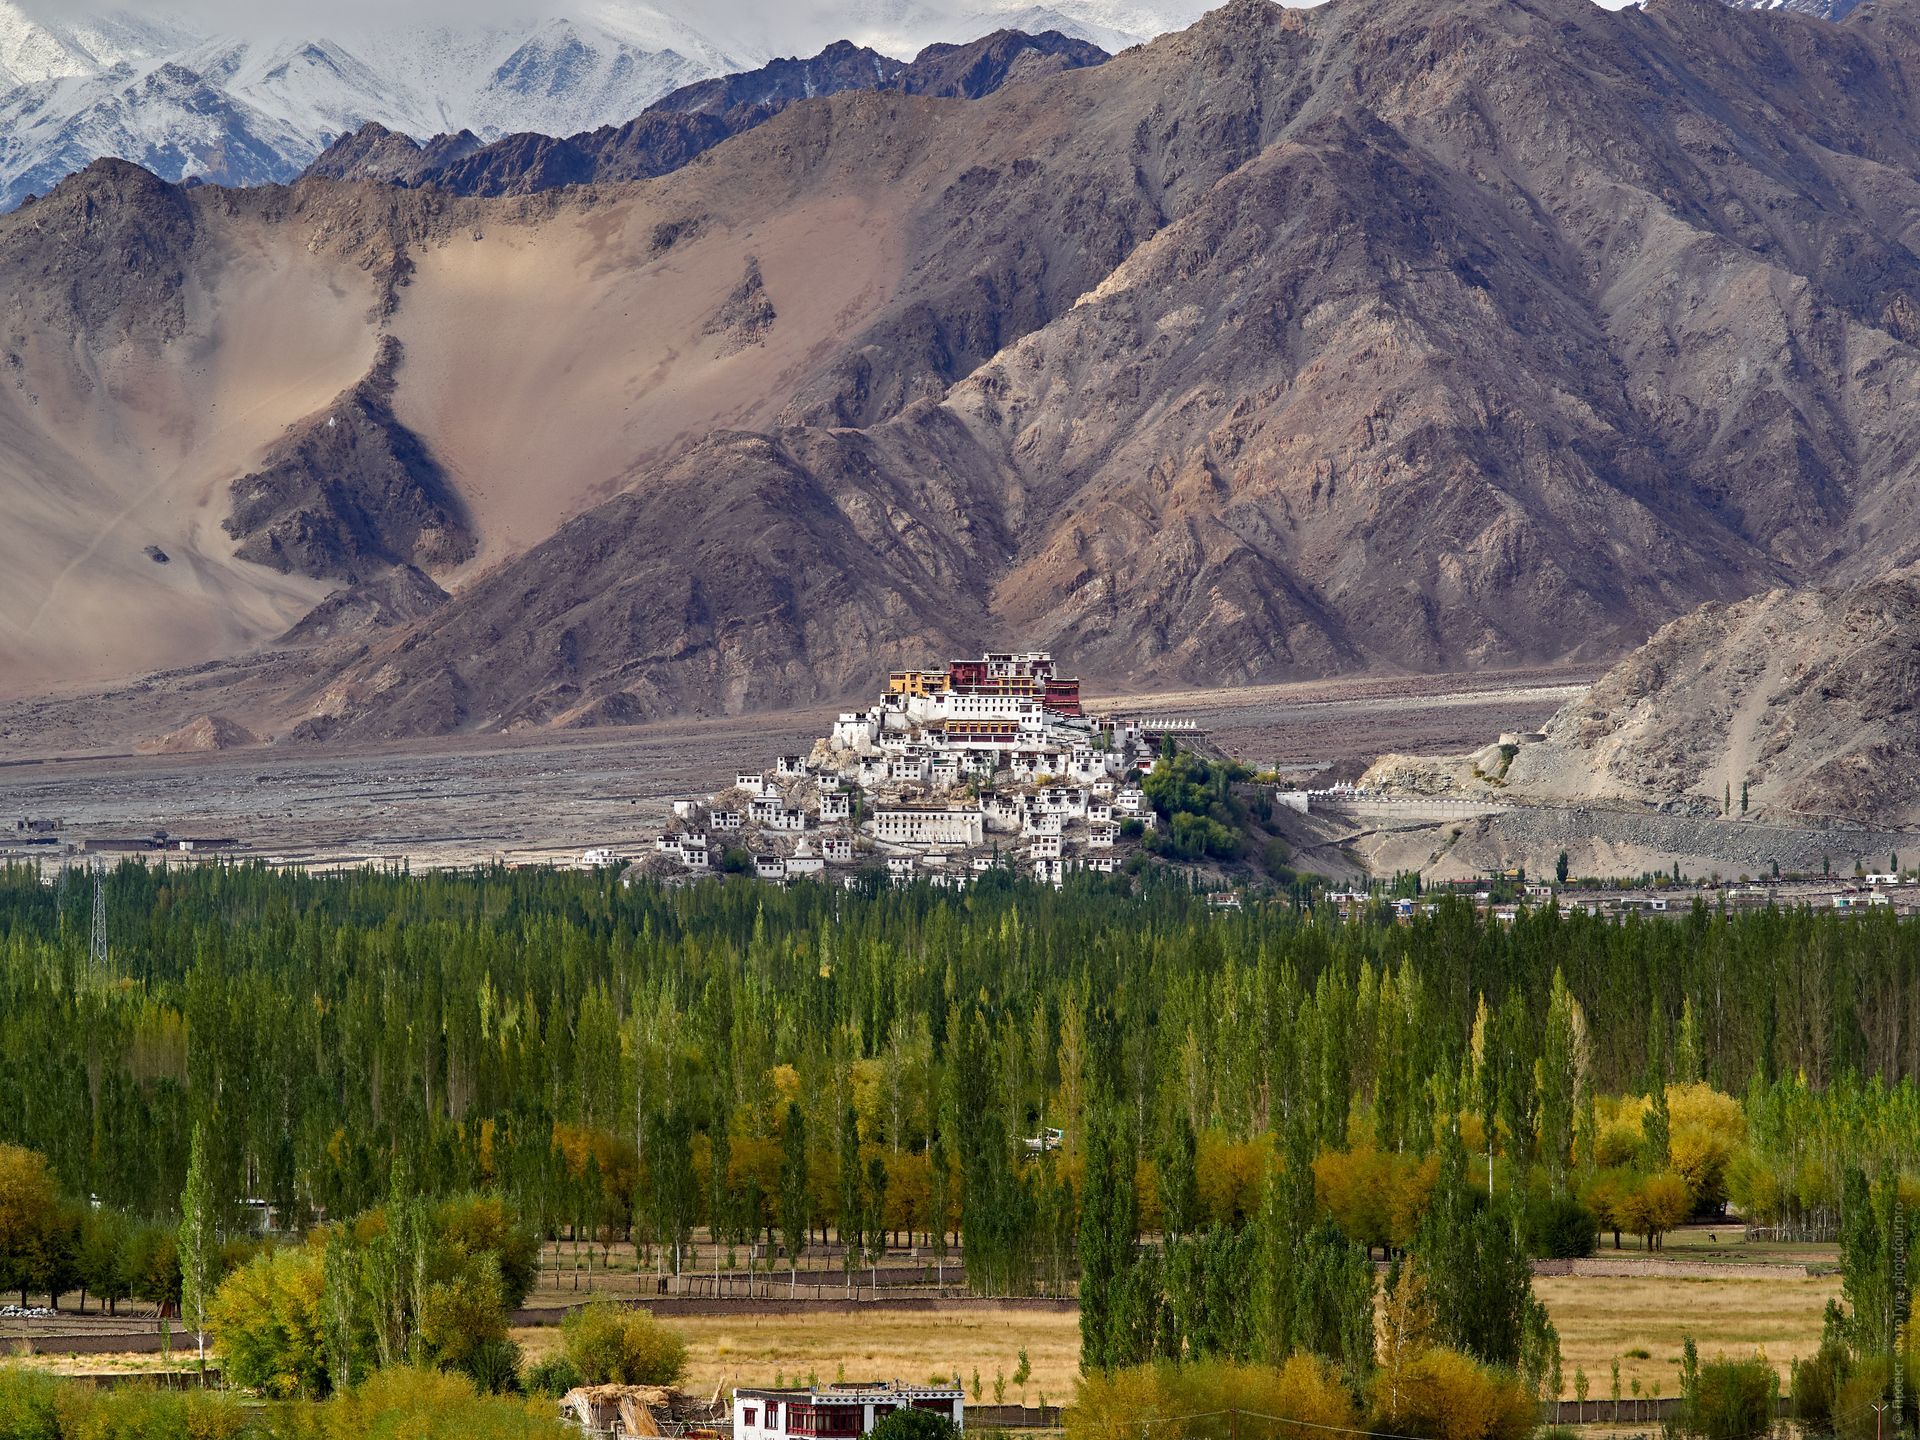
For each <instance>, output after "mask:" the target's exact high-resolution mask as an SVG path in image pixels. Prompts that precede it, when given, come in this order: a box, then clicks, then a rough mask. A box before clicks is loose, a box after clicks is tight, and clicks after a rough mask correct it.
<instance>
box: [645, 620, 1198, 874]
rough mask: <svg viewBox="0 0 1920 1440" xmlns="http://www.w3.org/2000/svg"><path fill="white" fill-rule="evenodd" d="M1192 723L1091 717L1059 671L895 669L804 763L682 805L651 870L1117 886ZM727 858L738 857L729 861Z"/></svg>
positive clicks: (738, 781) (994, 662)
mask: <svg viewBox="0 0 1920 1440" xmlns="http://www.w3.org/2000/svg"><path fill="white" fill-rule="evenodd" d="M1171 734H1179V735H1181V736H1184V737H1188V738H1196V737H1197V736H1198V734H1199V730H1198V727H1197V726H1196V725H1195V724H1194V723H1193V722H1192V721H1187V720H1165V719H1160V718H1155V719H1151V720H1148V719H1140V718H1123V717H1113V716H1107V717H1099V716H1090V715H1088V714H1087V713H1086V712H1085V710H1084V708H1083V706H1082V704H1081V700H1080V682H1079V681H1078V680H1077V679H1071V678H1067V677H1063V676H1061V675H1059V674H1058V673H1056V670H1055V667H1054V662H1053V657H1052V656H1050V655H1047V654H1043V653H1035V654H1012V653H1007V654H989V655H984V656H982V657H980V658H979V659H977V660H955V661H951V662H950V663H948V664H947V665H946V666H945V667H944V668H940V669H921V670H896V671H894V672H893V673H892V675H890V676H889V677H888V680H887V690H886V694H885V695H883V696H882V697H881V698H880V700H879V701H878V702H877V703H875V704H874V705H872V706H870V707H868V708H867V709H865V710H857V711H847V712H844V713H843V714H841V716H840V717H839V718H838V719H837V720H836V721H834V724H833V729H832V731H831V732H830V733H829V734H828V735H827V736H826V737H825V738H824V739H821V740H819V741H817V742H815V744H814V747H813V750H812V753H811V754H808V755H783V756H781V757H779V759H778V760H777V761H776V762H775V764H774V767H773V769H772V771H771V772H767V771H761V770H745V769H743V770H741V771H739V772H738V773H737V774H736V775H735V777H734V783H733V784H732V785H731V786H730V787H728V788H727V789H725V790H722V791H720V792H719V793H717V794H715V795H714V796H713V797H712V799H711V800H709V801H707V802H704V803H703V802H699V801H680V802H678V803H676V804H675V806H674V823H673V825H672V827H671V828H670V829H669V830H668V831H667V833H666V834H664V835H662V836H661V837H660V838H659V839H658V840H657V841H656V842H655V851H656V853H655V855H654V856H652V857H650V858H649V859H648V860H647V861H644V862H642V868H643V869H644V870H647V871H656V872H657V871H665V872H667V873H676V872H679V873H686V874H693V875H697V874H702V873H706V872H708V871H711V870H715V869H719V868H723V866H724V867H726V868H733V869H744V868H746V867H747V865H748V864H749V863H750V864H751V868H752V872H753V873H754V874H756V875H758V876H759V877H760V878H761V879H765V880H786V879H789V878H792V877H796V876H807V875H815V876H817V875H822V874H824V873H825V872H827V871H828V870H830V869H836V868H843V869H844V868H849V867H861V868H864V867H868V866H872V865H875V864H878V863H884V864H885V865H886V868H887V870H888V872H889V874H891V875H893V876H894V877H896V878H899V879H907V878H910V877H912V876H913V875H915V874H916V873H922V874H926V875H928V876H930V877H931V878H932V879H933V881H934V883H936V884H941V885H952V886H963V885H965V884H966V883H967V880H968V878H969V877H970V876H972V875H974V874H977V873H980V872H982V871H985V870H987V869H990V868H991V867H993V866H994V865H996V864H1013V865H1015V866H1017V867H1019V868H1021V869H1023V870H1025V871H1027V872H1028V873H1030V874H1032V875H1034V876H1035V877H1036V878H1038V879H1041V880H1045V881H1048V882H1051V883H1052V884H1054V885H1059V884H1061V883H1062V882H1063V881H1064V880H1065V878H1066V876H1067V875H1068V874H1069V873H1070V872H1072V871H1075V870H1092V871H1104V872H1111V871H1113V870H1115V869H1117V868H1118V862H1119V860H1120V858H1121V857H1122V856H1123V854H1124V852H1125V851H1126V849H1127V848H1128V847H1129V845H1130V844H1131V843H1132V842H1133V841H1136V840H1138V839H1139V838H1140V836H1142V835H1143V834H1144V833H1145V832H1146V830H1148V829H1150V828H1151V827H1152V826H1153V824H1154V814H1153V811H1152V809H1151V808H1150V807H1149V806H1148V805H1147V804H1146V802H1145V798H1144V796H1143V795H1142V793H1141V789H1140V777H1141V776H1142V775H1143V774H1144V773H1145V772H1147V771H1148V770H1151V769H1152V768H1153V764H1154V760H1155V758H1156V757H1157V756H1158V755H1159V753H1160V747H1161V745H1162V743H1163V742H1164V741H1165V740H1166V738H1167V737H1168V736H1169V735H1171ZM729 857H731V858H729Z"/></svg>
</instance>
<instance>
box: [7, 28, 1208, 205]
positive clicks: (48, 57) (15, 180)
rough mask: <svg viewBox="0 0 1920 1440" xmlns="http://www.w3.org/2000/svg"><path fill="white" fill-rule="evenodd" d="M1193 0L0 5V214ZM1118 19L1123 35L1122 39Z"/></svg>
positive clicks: (598, 112) (543, 130)
mask: <svg viewBox="0 0 1920 1440" xmlns="http://www.w3.org/2000/svg"><path fill="white" fill-rule="evenodd" d="M1200 8H1201V7H1200V5H1199V4H1197V3H1196V0H1140V3H1127V4H1120V3H1115V0H1061V3H1060V4H1058V5H1055V6H1027V5H1023V4H1020V3H1018V0H969V3H953V0H876V3H873V4H870V5H866V6H853V7H844V6H828V5H818V6H810V5H788V6H780V7H774V8H771V9H770V10H769V12H768V14H767V17H766V20H765V22H764V23H762V24H759V25H757V26H748V25H742V24H739V23H737V17H736V20H729V19H728V17H726V16H724V15H721V14H716V13H714V12H713V11H712V10H711V9H710V7H707V6H704V5H700V4H697V3H693V0H660V3H653V4H649V3H644V0H578V3H575V4H573V5H571V7H569V8H564V9H563V10H562V11H561V12H559V13H556V14H550V15H548V16H547V17H546V18H541V19H536V20H526V21H515V22H510V21H506V20H504V19H491V20H490V19H486V18H484V17H479V18H475V19H474V20H472V21H471V22H468V23H463V24H444V23H443V24H431V23H415V22H411V21H408V20H406V19H405V18H403V17H401V16H398V15H396V17H395V18H393V19H390V20H385V21H382V20H378V19H377V18H376V16H375V12H372V11H363V12H359V13H357V14H356V15H354V16H350V17H349V16H332V17H330V18H329V19H328V20H327V22H326V24H325V27H324V29H322V28H320V25H319V22H318V21H317V20H315V21H314V22H312V26H313V28H310V29H286V28H284V27H282V28H274V27H273V26H272V25H270V24H269V23H268V22H266V21H265V20H260V21H256V22H254V23H253V24H251V26H248V25H242V26H239V27H238V28H233V27H232V26H231V24H230V22H233V21H234V20H235V19H236V18H238V15H244V11H242V12H237V13H225V14H221V13H219V12H213V13H214V14H215V15H216V19H214V20H207V21H196V20H195V19H194V18H193V16H194V10H193V5H192V3H191V0H188V3H187V4H186V5H185V6H184V7H183V8H182V12H181V13H182V16H183V18H180V19H175V20H159V19H155V18H152V17H151V16H149V15H148V14H146V13H145V12H144V11H143V10H139V9H134V8H129V9H126V10H105V11H100V12H97V13H93V14H89V15H83V16H79V17H76V16H75V15H74V14H73V13H71V10H72V7H70V6H67V5H63V4H60V3H58V0H0V209H4V208H10V207H11V206H13V205H15V204H17V203H18V202H19V201H20V200H21V199H23V198H24V197H25V196H27V195H29V194H45V193H46V192H47V191H48V190H49V189H51V188H52V187H53V186H54V185H55V184H57V183H58V182H59V181H60V180H61V179H62V178H64V177H65V176H66V175H68V174H70V173H73V172H76V171H78V170H81V169H83V168H85V166H86V165H87V164H88V163H89V162H91V161H93V160H95V159H99V158H102V157H114V158H119V159H125V160H132V161H134V162H135V163H138V164H140V165H143V166H145V167H147V168H149V169H151V170H153V171H154V172H155V173H156V174H158V175H160V176H162V177H163V178H165V179H170V180H179V179H185V178H188V177H198V178H201V179H206V180H212V181H215V182H218V183H223V184H258V183H262V182H266V181H285V180H290V179H292V178H293V177H294V176H296V175H297V174H299V173H300V171H301V170H302V169H304V168H305V167H306V166H307V165H309V164H310V163H312V161H313V160H314V159H315V157H316V156H318V155H319V154H320V153H321V151H322V150H324V149H325V148H326V146H327V145H328V144H329V143H331V142H332V141H333V140H335V139H337V138H338V137H340V136H342V135H347V134H351V133H352V132H354V131H356V130H358V129H360V128H361V127H362V126H363V125H366V124H369V123H373V124H378V125H380V126H382V127H384V128H386V129H388V130H392V131H397V132H399V133H402V134H413V135H435V134H440V133H443V132H446V133H458V132H460V131H462V130H470V131H472V132H473V133H474V134H476V135H477V136H479V137H480V138H481V139H482V140H493V139H497V138H499V137H501V136H504V135H509V134H539V135H569V134H578V133H581V132H584V131H589V130H593V129H596V128H600V127H606V126H615V125H620V124H623V123H625V122H626V121H628V120H630V119H632V118H633V117H634V116H635V115H637V114H639V113H640V111H641V110H642V109H643V108H644V107H645V106H646V105H647V104H649V103H650V102H651V101H653V100H655V99H657V98H659V97H660V96H661V95H664V94H666V93H668V92H670V91H673V90H675V89H677V88H679V87H682V86H684V85H687V84H689V83H692V82H695V81H699V80H704V79H708V78H712V77H716V76H721V75H725V74H727V73H729V72H737V71H746V70H750V69H752V68H753V67H755V66H757V65H760V64H763V63H764V62H766V61H768V60H770V59H772V58H773V57H774V56H776V55H780V54H792V53H803V52H806V51H810V50H814V49H818V48H819V47H820V46H821V45H824V44H826V43H827V42H828V41H830V40H836V39H841V38H844V37H847V36H849V35H851V36H852V38H853V39H854V41H855V42H856V43H858V44H871V45H874V46H876V47H878V48H880V49H881V50H883V51H885V52H886V53H887V54H888V55H897V54H904V55H911V54H913V53H915V52H916V51H918V50H920V49H922V48H923V47H925V46H926V45H928V44H931V43H935V42H967V41H971V40H973V39H974V38H975V37H977V36H980V35H983V34H986V33H988V32H990V31H994V30H999V29H1005V28H1008V27H1014V28H1032V29H1035V30H1049V29H1055V30H1063V31H1065V32H1067V33H1069V34H1071V35H1073V36H1074V37H1076V38H1078V39H1081V40H1092V41H1095V42H1096V43H1099V44H1102V45H1104V46H1106V47H1107V48H1119V47H1121V46H1124V45H1128V44H1133V43H1136V42H1138V41H1141V40H1145V39H1149V38H1151V37H1152V36H1154V35H1157V34H1159V33H1161V32H1162V31H1165V30H1167V29H1170V28H1173V27H1175V26H1178V25H1183V24H1186V23H1189V22H1190V21H1191V20H1192V19H1193V18H1194V17H1195V16H1196V15H1198V14H1199V13H1200ZM1116 27H1117V28H1116Z"/></svg>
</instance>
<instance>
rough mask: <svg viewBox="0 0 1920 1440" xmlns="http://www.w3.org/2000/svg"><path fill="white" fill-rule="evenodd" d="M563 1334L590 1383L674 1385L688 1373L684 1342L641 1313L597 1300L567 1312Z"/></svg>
mask: <svg viewBox="0 0 1920 1440" xmlns="http://www.w3.org/2000/svg"><path fill="white" fill-rule="evenodd" d="M561 1333H562V1334H563V1335H564V1336H565V1337H566V1347H567V1359H569V1360H571V1361H572V1362H573V1364H574V1368H575V1369H577V1370H578V1371H579V1372H580V1375H581V1378H582V1380H583V1381H584V1382H585V1383H586V1384H588V1385H672V1384H674V1383H676V1382H677V1381H678V1380H679V1379H680V1377H681V1376H682V1375H684V1374H685V1373H686V1370H687V1342H686V1341H685V1340H684V1339H682V1338H681V1336H680V1334H679V1332H678V1331H675V1330H669V1329H668V1328H667V1327H666V1326H664V1325H662V1324H661V1323H660V1322H659V1321H658V1320H655V1319H654V1318H653V1316H652V1315H651V1314H649V1313H648V1312H647V1311H645V1310H630V1309H627V1308H625V1307H624V1306H620V1305H615V1304H613V1303H612V1302H610V1301H604V1300H602V1301H596V1302H595V1303H593V1304H591V1305H582V1306H581V1307H580V1308H579V1309H578V1310H574V1311H572V1312H571V1313H569V1314H568V1316H567V1318H566V1320H565V1321H563V1322H562V1324H561Z"/></svg>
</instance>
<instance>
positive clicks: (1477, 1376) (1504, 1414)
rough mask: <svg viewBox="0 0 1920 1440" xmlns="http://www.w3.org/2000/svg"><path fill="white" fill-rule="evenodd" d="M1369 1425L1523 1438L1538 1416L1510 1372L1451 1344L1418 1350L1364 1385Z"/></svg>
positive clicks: (1440, 1437)
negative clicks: (1449, 1347) (1370, 1407)
mask: <svg viewBox="0 0 1920 1440" xmlns="http://www.w3.org/2000/svg"><path fill="white" fill-rule="evenodd" d="M1368 1393H1369V1395H1370V1396H1371V1399H1372V1402H1373V1410H1372V1415H1373V1428H1374V1429H1376V1430H1382V1431H1389V1432H1391V1433H1393V1434H1395V1435H1410V1436H1422V1437H1426V1440H1526V1437H1527V1436H1529V1435H1531V1434H1532V1433H1533V1430H1534V1426H1535V1424H1536V1423H1537V1421H1538V1413H1537V1408H1536V1406H1535V1404H1534V1402H1533V1399H1532V1398H1531V1397H1530V1396H1529V1395H1528V1394H1527V1391H1526V1387H1525V1386H1523V1385H1522V1384H1521V1383H1520V1381H1519V1380H1518V1379H1517V1378H1516V1377H1515V1376H1513V1375H1511V1374H1508V1373H1506V1372H1504V1371H1501V1370H1495V1369H1492V1368H1490V1367H1489V1366H1485V1365H1482V1364H1480V1363H1479V1362H1478V1361H1476V1360H1474V1359H1473V1358H1472V1357H1471V1356H1469V1355H1463V1354H1461V1353H1460V1352H1459V1351H1457V1350H1447V1349H1442V1348H1434V1349H1429V1350H1425V1351H1422V1352H1421V1353H1420V1354H1418V1355H1416V1356H1414V1357H1413V1358H1412V1359H1411V1360H1408V1361H1407V1362H1405V1363H1404V1364H1402V1365H1399V1366H1397V1367H1393V1368H1391V1369H1389V1368H1386V1367H1383V1368H1382V1369H1381V1370H1379V1371H1378V1372H1377V1373H1376V1374H1375V1375H1374V1378H1373V1382H1372V1384H1371V1385H1370V1386H1369V1387H1368Z"/></svg>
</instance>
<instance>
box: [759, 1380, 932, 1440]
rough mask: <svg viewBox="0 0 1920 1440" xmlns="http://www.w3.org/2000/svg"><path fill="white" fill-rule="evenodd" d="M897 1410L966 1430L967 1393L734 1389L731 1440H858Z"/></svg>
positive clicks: (892, 1388) (854, 1387)
mask: <svg viewBox="0 0 1920 1440" xmlns="http://www.w3.org/2000/svg"><path fill="white" fill-rule="evenodd" d="M895 1410H926V1411H928V1412H930V1413H932V1414H935V1415H938V1416H940V1417H941V1418H942V1419H943V1420H949V1421H951V1422H952V1423H953V1426H954V1428H955V1429H964V1428H965V1426H966V1392H965V1391H964V1390H962V1389H961V1387H960V1386H958V1385H902V1384H901V1383H900V1382H899V1381H897V1380H895V1381H890V1382H885V1383H882V1382H872V1383H865V1384H837V1385H827V1386H824V1387H823V1386H818V1385H813V1386H808V1387H806V1388H805V1389H785V1390H762V1389H746V1388H742V1389H737V1390H735V1391H734V1393H733V1435H734V1440H859V1437H860V1436H862V1435H865V1434H867V1433H868V1432H869V1431H871V1430H872V1429H873V1427H874V1426H875V1425H876V1424H878V1423H879V1422H880V1419H881V1418H882V1417H883V1416H885V1415H889V1414H891V1413H892V1412H893V1411H895Z"/></svg>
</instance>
